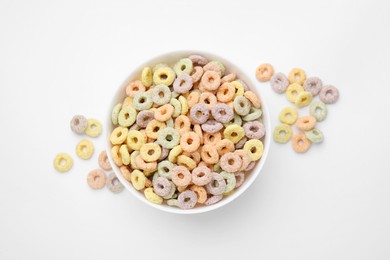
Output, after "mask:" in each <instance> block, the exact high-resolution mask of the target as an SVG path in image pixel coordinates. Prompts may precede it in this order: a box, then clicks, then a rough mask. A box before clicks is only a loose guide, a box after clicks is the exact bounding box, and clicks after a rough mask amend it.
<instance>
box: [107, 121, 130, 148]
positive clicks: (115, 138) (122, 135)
mask: <svg viewBox="0 0 390 260" xmlns="http://www.w3.org/2000/svg"><path fill="white" fill-rule="evenodd" d="M128 132H129V129H127V128H126V127H121V126H118V127H116V128H115V129H114V130H113V131H112V133H111V136H110V142H111V143H112V144H113V145H115V144H123V143H124V142H125V141H126V138H127V134H128Z"/></svg>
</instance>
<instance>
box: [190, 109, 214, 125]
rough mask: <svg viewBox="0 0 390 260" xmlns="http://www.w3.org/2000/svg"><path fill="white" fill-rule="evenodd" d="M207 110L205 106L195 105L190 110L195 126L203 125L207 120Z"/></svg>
mask: <svg viewBox="0 0 390 260" xmlns="http://www.w3.org/2000/svg"><path fill="white" fill-rule="evenodd" d="M209 115H210V113H209V110H208V108H207V106H206V105H205V104H196V105H195V106H193V107H192V108H191V110H190V117H191V119H192V121H194V122H195V123H197V124H203V123H205V122H206V121H207V120H208V119H209Z"/></svg>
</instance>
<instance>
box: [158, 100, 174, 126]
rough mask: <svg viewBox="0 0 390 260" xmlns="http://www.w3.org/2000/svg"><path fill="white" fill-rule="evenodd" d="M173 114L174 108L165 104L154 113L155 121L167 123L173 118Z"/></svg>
mask: <svg viewBox="0 0 390 260" xmlns="http://www.w3.org/2000/svg"><path fill="white" fill-rule="evenodd" d="M172 114H173V106H172V105H171V104H165V105H162V106H161V107H159V108H157V110H156V112H154V119H156V120H157V121H160V122H165V121H167V120H168V119H170V118H171V116H172Z"/></svg>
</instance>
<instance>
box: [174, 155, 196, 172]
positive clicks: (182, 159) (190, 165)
mask: <svg viewBox="0 0 390 260" xmlns="http://www.w3.org/2000/svg"><path fill="white" fill-rule="evenodd" d="M177 164H179V165H182V166H185V167H186V168H187V169H188V170H192V169H194V168H195V167H196V162H195V161H194V160H193V159H191V158H190V157H189V156H187V155H184V154H182V155H179V156H178V157H177Z"/></svg>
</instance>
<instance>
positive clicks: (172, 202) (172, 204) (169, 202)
mask: <svg viewBox="0 0 390 260" xmlns="http://www.w3.org/2000/svg"><path fill="white" fill-rule="evenodd" d="M167 205H168V206H170V207H179V203H178V202H177V199H170V200H167Z"/></svg>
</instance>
